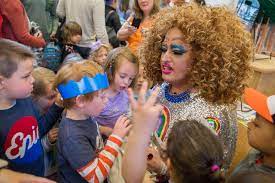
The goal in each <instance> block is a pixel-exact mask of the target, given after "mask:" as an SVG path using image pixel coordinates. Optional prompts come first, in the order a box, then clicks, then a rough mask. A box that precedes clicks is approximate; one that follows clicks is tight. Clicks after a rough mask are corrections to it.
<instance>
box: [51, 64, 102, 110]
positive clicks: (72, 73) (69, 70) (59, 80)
mask: <svg viewBox="0 0 275 183" xmlns="http://www.w3.org/2000/svg"><path fill="white" fill-rule="evenodd" d="M98 73H103V69H102V68H101V67H100V66H99V65H98V64H97V63H95V62H92V61H82V62H77V63H68V64H66V65H64V66H63V67H62V68H61V69H60V70H59V71H58V73H57V76H56V80H55V83H54V88H57V86H58V85H60V84H66V83H67V82H68V81H70V80H74V81H76V82H78V81H80V80H81V79H82V78H83V77H84V76H88V77H94V76H95V75H96V74H98ZM95 94H96V92H93V93H88V94H85V95H83V101H91V100H92V99H93V96H94V95H95ZM75 99H76V97H74V98H70V99H64V100H63V105H64V107H65V108H67V109H69V108H72V107H73V106H74V105H75Z"/></svg>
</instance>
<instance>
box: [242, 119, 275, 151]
mask: <svg viewBox="0 0 275 183" xmlns="http://www.w3.org/2000/svg"><path fill="white" fill-rule="evenodd" d="M247 136H248V142H249V144H250V145H251V146H252V147H254V148H255V149H258V150H259V151H261V152H264V153H268V154H270V153H272V154H275V125H274V124H272V123H270V122H268V121H267V120H266V119H264V118H263V117H261V116H260V115H257V117H256V119H255V120H254V121H252V122H250V123H248V130H247Z"/></svg>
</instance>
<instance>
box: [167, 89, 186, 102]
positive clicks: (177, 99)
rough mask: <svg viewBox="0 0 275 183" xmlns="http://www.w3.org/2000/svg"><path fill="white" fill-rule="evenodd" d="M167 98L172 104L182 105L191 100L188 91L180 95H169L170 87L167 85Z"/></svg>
mask: <svg viewBox="0 0 275 183" xmlns="http://www.w3.org/2000/svg"><path fill="white" fill-rule="evenodd" d="M164 92H165V93H164V95H165V98H166V99H167V100H168V101H169V102H172V103H181V102H186V101H188V100H189V99H190V90H189V89H188V90H186V91H184V92H182V93H180V94H178V95H172V94H170V93H169V85H166V86H165V88H164Z"/></svg>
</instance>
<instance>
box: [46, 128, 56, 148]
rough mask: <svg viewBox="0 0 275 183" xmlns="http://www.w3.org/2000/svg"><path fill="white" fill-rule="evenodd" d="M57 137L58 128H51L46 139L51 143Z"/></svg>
mask: <svg viewBox="0 0 275 183" xmlns="http://www.w3.org/2000/svg"><path fill="white" fill-rule="evenodd" d="M57 137H58V128H53V129H51V130H50V131H49V133H48V139H49V141H50V143H51V144H53V143H55V142H56V140H57Z"/></svg>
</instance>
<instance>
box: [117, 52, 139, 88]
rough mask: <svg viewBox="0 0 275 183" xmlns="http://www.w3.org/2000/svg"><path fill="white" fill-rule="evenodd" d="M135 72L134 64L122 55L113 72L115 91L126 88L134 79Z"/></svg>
mask: <svg viewBox="0 0 275 183" xmlns="http://www.w3.org/2000/svg"><path fill="white" fill-rule="evenodd" d="M136 74H137V68H136V65H135V64H133V63H131V62H129V61H128V60H127V59H126V58H124V57H122V58H121V63H120V64H119V67H118V69H117V70H116V72H115V78H114V81H113V83H112V85H113V88H114V89H115V90H116V91H121V90H126V89H127V88H128V87H129V86H130V84H131V83H132V82H133V80H134V79H135V76H136Z"/></svg>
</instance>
